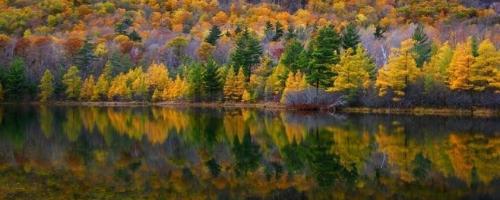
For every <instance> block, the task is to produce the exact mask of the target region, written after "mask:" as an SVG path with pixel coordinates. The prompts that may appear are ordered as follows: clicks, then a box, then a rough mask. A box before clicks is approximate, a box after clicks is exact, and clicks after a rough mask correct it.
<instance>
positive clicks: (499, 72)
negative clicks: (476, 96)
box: [470, 39, 500, 92]
mask: <svg viewBox="0 0 500 200" xmlns="http://www.w3.org/2000/svg"><path fill="white" fill-rule="evenodd" d="M478 52H479V55H478V56H477V57H476V60H475V62H474V64H472V65H471V69H470V72H471V74H470V83H471V84H472V85H473V86H472V89H473V90H474V91H478V92H481V91H484V90H485V89H487V88H491V89H494V90H495V91H499V90H500V53H499V52H498V51H497V50H496V48H495V45H493V43H491V41H490V40H488V39H487V40H483V41H482V42H481V44H479V49H478Z"/></svg>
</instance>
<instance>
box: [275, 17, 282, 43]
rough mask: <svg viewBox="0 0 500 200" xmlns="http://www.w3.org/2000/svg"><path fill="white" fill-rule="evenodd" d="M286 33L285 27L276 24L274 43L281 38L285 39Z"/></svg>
mask: <svg viewBox="0 0 500 200" xmlns="http://www.w3.org/2000/svg"><path fill="white" fill-rule="evenodd" d="M283 34H284V31H283V25H281V23H280V22H279V21H278V22H276V25H275V28H274V36H273V41H279V40H280V39H281V37H283Z"/></svg>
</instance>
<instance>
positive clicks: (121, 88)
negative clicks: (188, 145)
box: [108, 73, 132, 100]
mask: <svg viewBox="0 0 500 200" xmlns="http://www.w3.org/2000/svg"><path fill="white" fill-rule="evenodd" d="M131 97H132V92H131V90H130V88H129V87H128V85H127V76H126V75H125V74H123V73H121V74H119V75H118V76H116V77H115V78H114V79H113V81H111V85H110V87H109V90H108V99H110V100H113V99H124V100H129V99H130V98H131Z"/></svg>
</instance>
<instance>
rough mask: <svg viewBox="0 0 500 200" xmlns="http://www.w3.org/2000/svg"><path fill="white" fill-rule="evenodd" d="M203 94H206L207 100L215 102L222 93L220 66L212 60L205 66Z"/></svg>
mask: <svg viewBox="0 0 500 200" xmlns="http://www.w3.org/2000/svg"><path fill="white" fill-rule="evenodd" d="M202 85H203V92H204V93H205V99H208V100H214V99H217V96H218V95H219V92H220V91H221V89H222V88H221V83H220V77H219V70H218V66H217V64H216V63H215V61H213V60H210V61H208V63H207V64H205V70H204V73H203V84H202Z"/></svg>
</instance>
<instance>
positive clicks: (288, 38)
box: [285, 25, 297, 40]
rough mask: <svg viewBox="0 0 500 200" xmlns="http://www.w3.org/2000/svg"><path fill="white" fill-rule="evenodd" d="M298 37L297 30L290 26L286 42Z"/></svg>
mask: <svg viewBox="0 0 500 200" xmlns="http://www.w3.org/2000/svg"><path fill="white" fill-rule="evenodd" d="M296 37H297V33H295V28H294V27H293V26H292V25H288V31H287V32H286V34H285V39H286V40H291V39H293V38H296Z"/></svg>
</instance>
